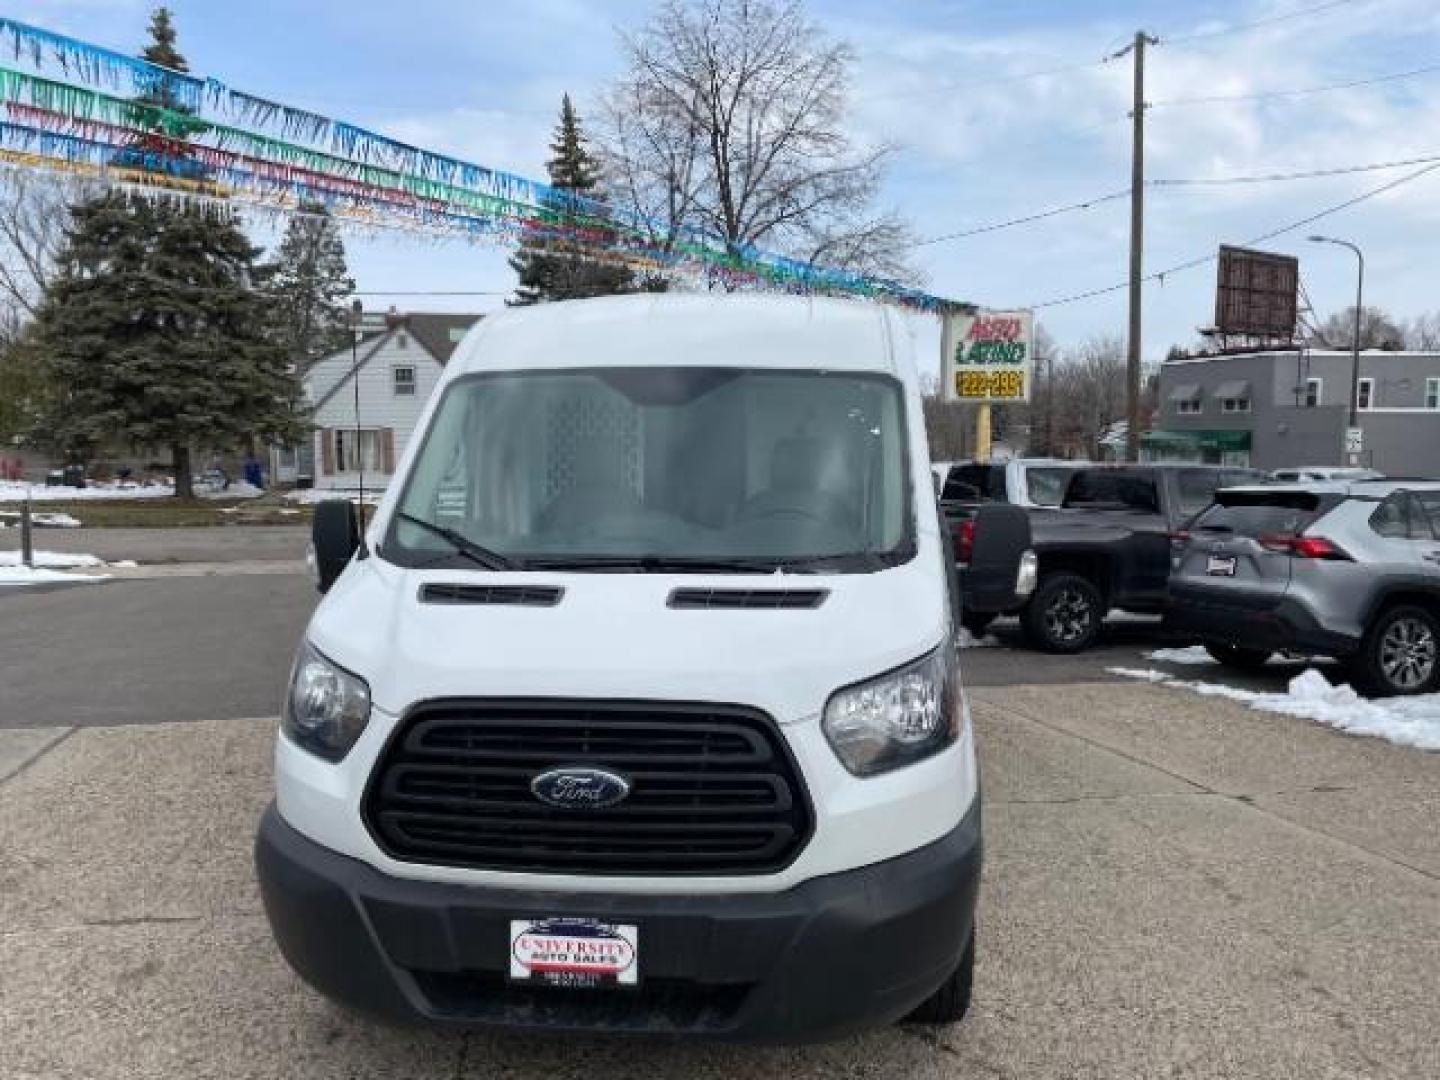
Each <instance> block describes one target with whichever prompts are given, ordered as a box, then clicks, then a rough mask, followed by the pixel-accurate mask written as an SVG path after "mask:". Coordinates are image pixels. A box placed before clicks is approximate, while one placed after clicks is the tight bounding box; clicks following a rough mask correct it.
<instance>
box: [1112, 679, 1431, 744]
mask: <svg viewBox="0 0 1440 1080" xmlns="http://www.w3.org/2000/svg"><path fill="white" fill-rule="evenodd" d="M1105 670H1106V671H1109V672H1110V673H1111V674H1113V675H1121V676H1124V677H1125V678H1128V679H1138V680H1141V681H1143V682H1150V683H1155V684H1157V685H1160V686H1168V687H1174V688H1175V689H1177V690H1188V691H1190V692H1191V693H1194V694H1201V695H1204V696H1206V697H1223V698H1228V699H1229V700H1231V701H1235V702H1239V703H1240V704H1242V705H1246V706H1248V707H1250V708H1252V709H1255V710H1257V711H1259V712H1271V713H1280V714H1281V715H1283V716H1294V717H1297V718H1299V719H1301V720H1311V721H1314V722H1315V723H1318V724H1324V725H1325V726H1326V727H1332V728H1335V729H1337V730H1339V731H1345V732H1349V733H1350V734H1351V735H1368V736H1372V737H1374V738H1377V739H1385V740H1387V741H1389V742H1392V743H1397V744H1398V745H1400V746H1414V747H1417V748H1419V749H1421V750H1440V694H1422V695H1420V696H1418V697H1409V698H1387V699H1384V700H1377V701H1368V700H1366V699H1365V698H1362V697H1361V696H1360V695H1359V694H1357V693H1356V692H1355V691H1354V689H1353V688H1351V687H1349V686H1332V685H1331V684H1330V681H1329V680H1328V679H1326V678H1325V676H1324V675H1321V674H1320V672H1318V671H1316V670H1315V669H1314V668H1307V669H1306V670H1305V671H1302V672H1301V673H1300V674H1299V675H1296V676H1295V678H1293V679H1291V680H1290V684H1289V686H1288V688H1287V689H1286V691H1285V692H1284V693H1278V692H1261V691H1256V690H1242V689H1240V688H1238V687H1234V686H1226V685H1223V684H1221V683H1206V682H1198V681H1194V680H1189V679H1177V678H1175V677H1174V676H1172V675H1169V674H1166V673H1165V672H1163V671H1154V670H1139V669H1135V668H1120V667H1112V668H1106V669H1105Z"/></svg>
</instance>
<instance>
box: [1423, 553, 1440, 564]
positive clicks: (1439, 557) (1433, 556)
mask: <svg viewBox="0 0 1440 1080" xmlns="http://www.w3.org/2000/svg"><path fill="white" fill-rule="evenodd" d="M1420 557H1421V558H1422V559H1426V560H1428V561H1430V562H1433V563H1440V551H1427V552H1425V554H1424V555H1421V556H1420Z"/></svg>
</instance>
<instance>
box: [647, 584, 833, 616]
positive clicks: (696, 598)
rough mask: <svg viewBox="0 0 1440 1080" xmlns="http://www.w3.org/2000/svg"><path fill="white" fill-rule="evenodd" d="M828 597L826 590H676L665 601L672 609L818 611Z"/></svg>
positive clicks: (828, 592)
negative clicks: (788, 609) (782, 609)
mask: <svg viewBox="0 0 1440 1080" xmlns="http://www.w3.org/2000/svg"><path fill="white" fill-rule="evenodd" d="M829 595H830V591H829V590H828V589H676V590H675V591H674V592H672V593H671V594H670V599H669V601H668V602H667V603H668V606H669V607H672V608H689V609H692V610H698V609H703V610H706V611H734V610H738V609H740V608H768V609H771V610H775V609H780V608H791V609H798V608H817V607H819V606H820V605H821V604H823V603H824V602H825V598H826V597H827V596H829Z"/></svg>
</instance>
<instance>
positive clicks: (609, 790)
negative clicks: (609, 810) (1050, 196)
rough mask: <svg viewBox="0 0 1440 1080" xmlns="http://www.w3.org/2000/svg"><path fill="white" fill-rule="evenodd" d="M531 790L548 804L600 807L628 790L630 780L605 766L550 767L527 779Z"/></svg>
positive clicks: (615, 799)
mask: <svg viewBox="0 0 1440 1080" xmlns="http://www.w3.org/2000/svg"><path fill="white" fill-rule="evenodd" d="M530 791H531V793H532V794H533V795H534V796H535V797H536V798H537V799H539V800H540V801H541V802H543V803H545V804H546V805H547V806H558V807H560V808H561V809H564V810H603V809H604V808H605V807H607V806H614V805H615V804H616V803H618V802H620V801H621V800H623V799H624V798H625V796H627V795H629V794H630V781H629V780H626V779H625V778H624V777H623V776H617V775H616V774H615V773H613V772H607V771H606V770H604V769H588V768H570V769H551V770H550V771H549V772H543V773H541V774H540V775H539V776H537V777H535V779H533V780H531V781H530Z"/></svg>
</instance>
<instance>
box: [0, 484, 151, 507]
mask: <svg viewBox="0 0 1440 1080" xmlns="http://www.w3.org/2000/svg"><path fill="white" fill-rule="evenodd" d="M174 494H175V489H174V488H173V487H171V486H170V484H169V483H163V484H141V483H138V482H136V481H134V480H111V481H105V482H99V481H91V482H90V483H88V484H87V485H86V486H85V487H83V488H72V487H45V486H44V485H43V484H22V483H20V482H19V481H17V480H0V502H17V503H18V502H24V501H25V499H26V497H27V496H28V497H29V499H30V501H31V502H83V501H86V500H89V499H163V498H169V497H170V496H171V495H174Z"/></svg>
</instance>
